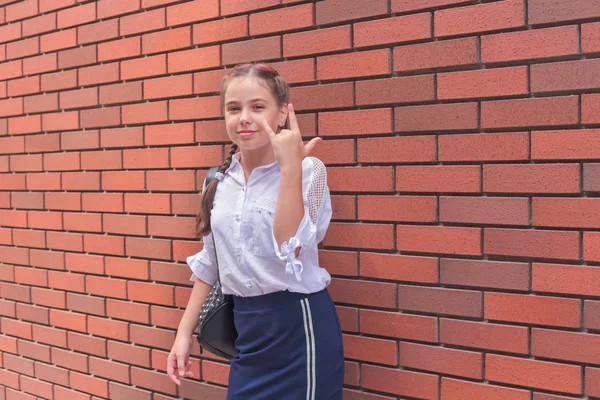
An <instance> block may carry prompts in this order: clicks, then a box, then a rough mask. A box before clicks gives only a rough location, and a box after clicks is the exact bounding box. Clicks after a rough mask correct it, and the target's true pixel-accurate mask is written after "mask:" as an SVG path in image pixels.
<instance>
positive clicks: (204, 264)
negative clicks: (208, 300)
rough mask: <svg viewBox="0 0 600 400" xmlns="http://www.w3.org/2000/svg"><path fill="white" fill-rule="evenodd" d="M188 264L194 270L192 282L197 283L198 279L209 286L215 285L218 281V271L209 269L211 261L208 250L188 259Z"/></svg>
mask: <svg viewBox="0 0 600 400" xmlns="http://www.w3.org/2000/svg"><path fill="white" fill-rule="evenodd" d="M186 262H187V264H188V266H189V267H190V269H191V270H192V276H191V277H190V281H195V280H196V278H198V279H200V280H201V281H204V282H206V283H208V284H209V285H214V284H215V282H216V281H217V276H216V274H215V272H216V271H212V268H210V267H209V266H211V260H210V258H209V256H208V253H207V251H206V250H202V251H200V252H199V253H196V254H194V255H191V256H189V257H187V258H186Z"/></svg>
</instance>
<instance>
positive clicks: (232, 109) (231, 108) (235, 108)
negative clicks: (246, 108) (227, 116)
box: [227, 106, 239, 112]
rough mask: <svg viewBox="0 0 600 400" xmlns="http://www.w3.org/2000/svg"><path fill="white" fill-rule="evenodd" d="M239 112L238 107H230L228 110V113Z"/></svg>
mask: <svg viewBox="0 0 600 400" xmlns="http://www.w3.org/2000/svg"><path fill="white" fill-rule="evenodd" d="M237 110H239V108H238V107H234V106H232V107H229V108H228V109H227V111H229V112H234V111H237Z"/></svg>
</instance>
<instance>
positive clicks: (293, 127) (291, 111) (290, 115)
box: [288, 103, 300, 132]
mask: <svg viewBox="0 0 600 400" xmlns="http://www.w3.org/2000/svg"><path fill="white" fill-rule="evenodd" d="M288 119H289V121H290V129H291V130H292V131H296V132H299V131H300V128H299V127H298V120H297V119H296V113H295V112H294V106H293V105H292V103H289V104H288Z"/></svg>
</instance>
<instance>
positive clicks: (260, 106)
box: [254, 104, 265, 110]
mask: <svg viewBox="0 0 600 400" xmlns="http://www.w3.org/2000/svg"><path fill="white" fill-rule="evenodd" d="M254 108H257V109H259V110H262V109H264V108H265V106H263V105H262V104H257V105H255V106H254Z"/></svg>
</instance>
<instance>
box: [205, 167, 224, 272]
mask: <svg viewBox="0 0 600 400" xmlns="http://www.w3.org/2000/svg"><path fill="white" fill-rule="evenodd" d="M219 169H221V167H211V168H209V170H208V172H207V173H206V178H204V187H205V188H206V187H207V186H208V184H209V183H210V182H211V181H212V180H213V179H214V178H215V176H216V175H217V172H219ZM210 235H211V236H212V240H213V247H214V248H215V261H217V280H218V281H219V284H221V278H220V276H219V273H218V270H219V257H218V256H217V243H216V242H215V235H214V233H213V230H212V229H211V230H210Z"/></svg>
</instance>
